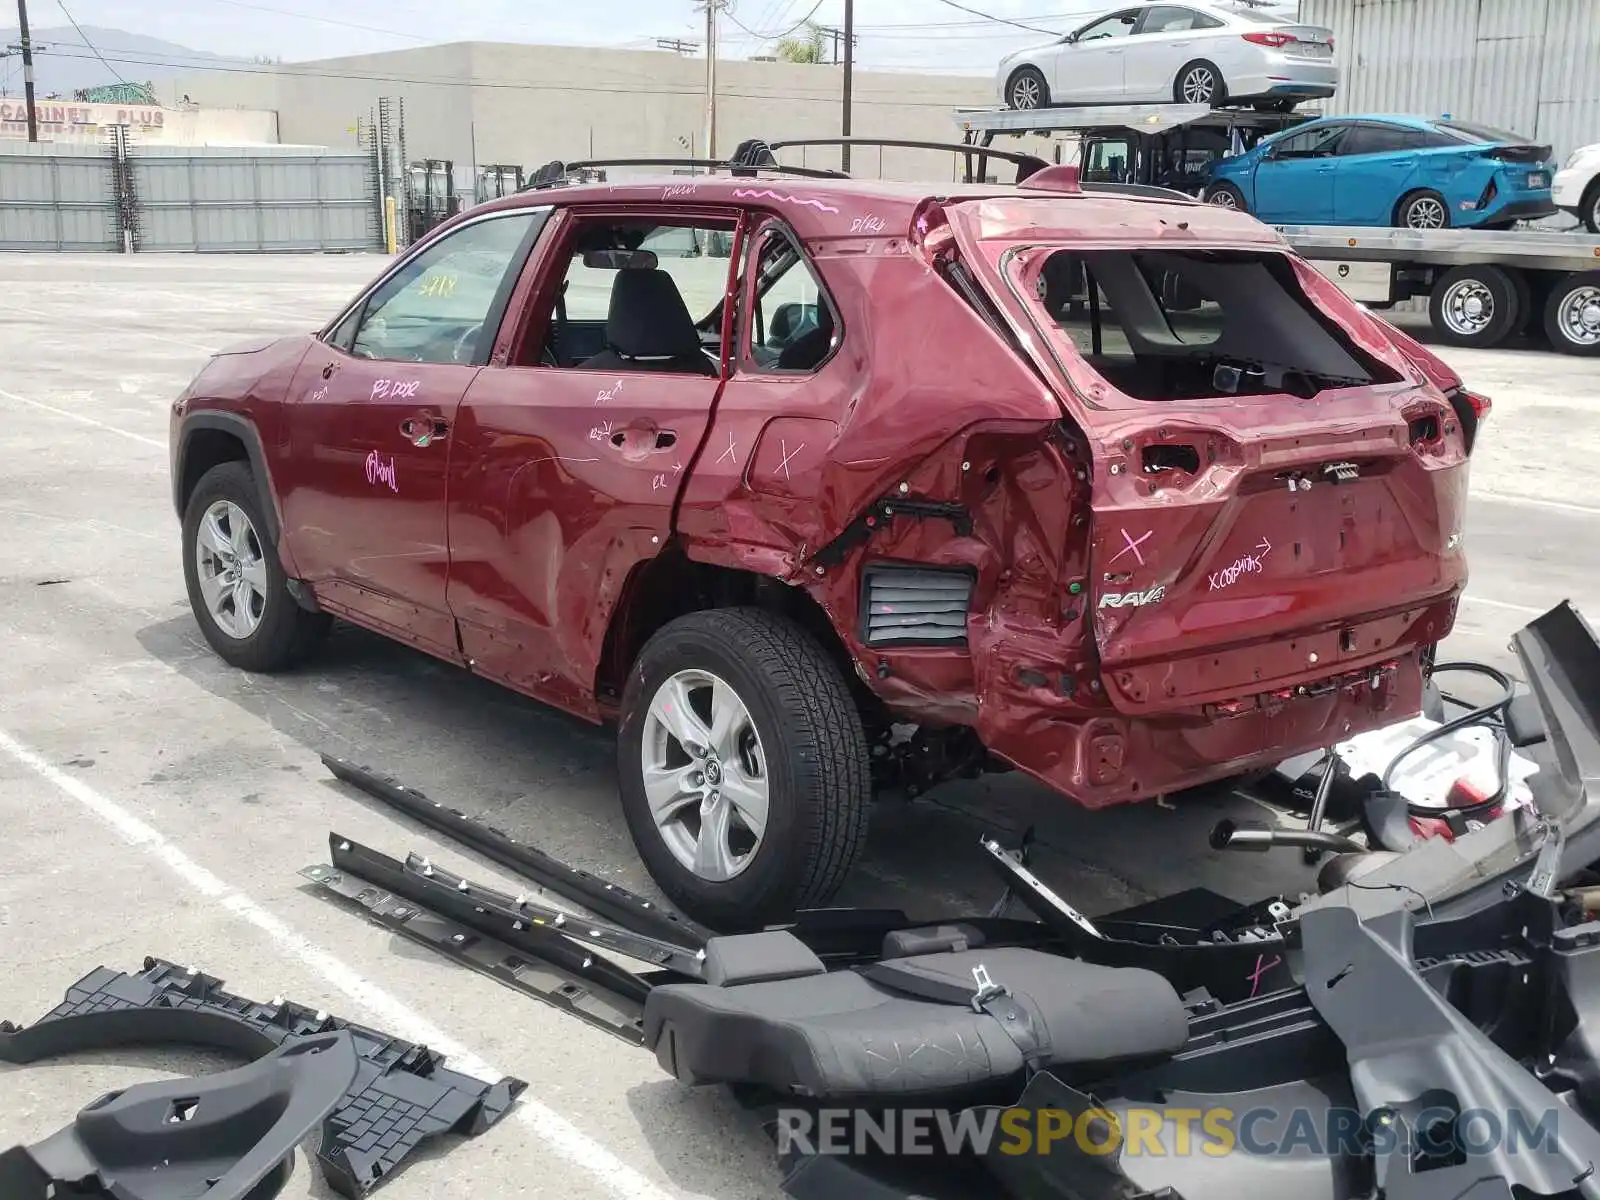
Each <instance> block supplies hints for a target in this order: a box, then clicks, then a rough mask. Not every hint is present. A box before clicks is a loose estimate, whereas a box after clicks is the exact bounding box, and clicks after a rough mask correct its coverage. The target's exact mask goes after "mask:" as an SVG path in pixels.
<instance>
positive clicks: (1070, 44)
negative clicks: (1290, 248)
mask: <svg viewBox="0 0 1600 1200" xmlns="http://www.w3.org/2000/svg"><path fill="white" fill-rule="evenodd" d="M996 83H997V84H998V86H999V90H1000V98H1001V100H1002V102H1003V103H1004V104H1005V105H1006V106H1007V107H1008V108H1020V109H1030V108H1045V107H1047V106H1049V105H1052V104H1117V103H1149V104H1172V103H1177V104H1211V105H1214V106H1215V105H1222V104H1246V103H1248V104H1253V105H1255V106H1256V107H1258V108H1261V109H1276V110H1278V111H1281V112H1288V111H1289V110H1291V109H1292V108H1294V107H1295V105H1297V104H1299V103H1300V102H1301V101H1302V100H1310V99H1314V98H1319V97H1325V96H1331V95H1333V93H1334V90H1335V89H1336V88H1337V87H1338V86H1339V67H1338V65H1337V63H1336V62H1335V61H1334V55H1333V31H1332V30H1331V29H1326V28H1324V27H1322V26H1320V25H1302V24H1299V23H1298V22H1297V21H1295V20H1294V19H1293V18H1292V17H1285V16H1283V15H1281V10H1278V9H1275V8H1268V7H1265V6H1263V5H1260V4H1249V3H1210V4H1151V3H1143V4H1134V5H1130V6H1128V7H1126V8H1119V9H1117V10H1116V11H1114V12H1109V13H1107V14H1106V15H1104V16H1101V17H1096V18H1095V19H1094V20H1092V21H1090V22H1089V23H1088V24H1087V25H1084V26H1083V27H1081V28H1079V29H1077V30H1074V31H1073V32H1072V33H1069V34H1067V35H1066V36H1065V37H1063V38H1059V39H1057V40H1056V41H1053V42H1050V43H1048V44H1046V45H1043V46H1034V47H1032V48H1030V49H1027V50H1019V51H1017V52H1016V53H1015V54H1010V55H1007V56H1006V57H1005V58H1003V59H1001V60H1000V69H999V72H998V74H997V76H996Z"/></svg>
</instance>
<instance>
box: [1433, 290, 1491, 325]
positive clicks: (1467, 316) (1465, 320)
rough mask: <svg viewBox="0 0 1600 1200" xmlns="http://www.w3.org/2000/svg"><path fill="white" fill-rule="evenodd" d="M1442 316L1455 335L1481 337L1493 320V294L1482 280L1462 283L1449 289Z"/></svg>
mask: <svg viewBox="0 0 1600 1200" xmlns="http://www.w3.org/2000/svg"><path fill="white" fill-rule="evenodd" d="M1439 315H1440V318H1441V319H1442V320H1443V321H1444V323H1445V324H1446V325H1448V326H1449V327H1450V331H1451V332H1452V333H1455V334H1458V335H1460V336H1461V337H1468V338H1475V337H1479V336H1481V335H1482V333H1483V331H1484V330H1486V329H1487V328H1489V326H1490V325H1491V324H1492V323H1493V321H1494V315H1495V304H1494V293H1493V292H1491V291H1490V290H1489V289H1488V287H1486V286H1485V285H1484V284H1483V283H1482V282H1480V281H1479V280H1476V279H1463V280H1460V281H1459V282H1457V283H1454V284H1452V285H1451V286H1450V287H1449V288H1448V289H1446V291H1445V294H1444V299H1443V300H1442V301H1441V302H1440V306H1439Z"/></svg>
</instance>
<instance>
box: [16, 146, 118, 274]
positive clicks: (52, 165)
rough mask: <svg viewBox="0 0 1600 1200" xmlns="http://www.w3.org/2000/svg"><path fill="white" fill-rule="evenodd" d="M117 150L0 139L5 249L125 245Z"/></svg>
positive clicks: (98, 248)
mask: <svg viewBox="0 0 1600 1200" xmlns="http://www.w3.org/2000/svg"><path fill="white" fill-rule="evenodd" d="M111 162H112V158H111V151H110V150H109V149H106V150H101V151H98V152H97V151H96V150H95V149H94V148H93V147H81V148H80V147H60V146H53V145H51V144H50V143H48V142H32V143H30V142H19V141H0V250H121V249H122V235H121V233H120V232H119V231H118V221H117V215H116V204H115V201H114V198H113V196H114V190H113V186H112V174H111Z"/></svg>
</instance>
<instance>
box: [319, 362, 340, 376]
mask: <svg viewBox="0 0 1600 1200" xmlns="http://www.w3.org/2000/svg"><path fill="white" fill-rule="evenodd" d="M338 369H339V364H338V363H336V362H331V363H329V364H328V365H327V366H325V367H323V368H322V377H323V378H324V379H332V378H333V373H334V372H335V371H337V370H338Z"/></svg>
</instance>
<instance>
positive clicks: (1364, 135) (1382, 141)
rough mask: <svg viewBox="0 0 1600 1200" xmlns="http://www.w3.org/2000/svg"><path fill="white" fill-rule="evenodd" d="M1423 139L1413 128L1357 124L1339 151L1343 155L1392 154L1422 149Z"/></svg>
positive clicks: (1340, 145) (1341, 144)
mask: <svg viewBox="0 0 1600 1200" xmlns="http://www.w3.org/2000/svg"><path fill="white" fill-rule="evenodd" d="M1421 141H1422V140H1421V138H1420V137H1419V135H1418V134H1417V132H1416V131H1415V130H1412V129H1400V128H1398V127H1396V126H1393V125H1357V126H1355V127H1354V128H1353V129H1351V130H1350V135H1349V136H1348V137H1346V138H1345V139H1344V140H1343V141H1342V142H1340V143H1339V153H1340V155H1342V156H1349V155H1352V154H1392V153H1394V152H1396V151H1400V150H1417V149H1420V148H1421Z"/></svg>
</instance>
